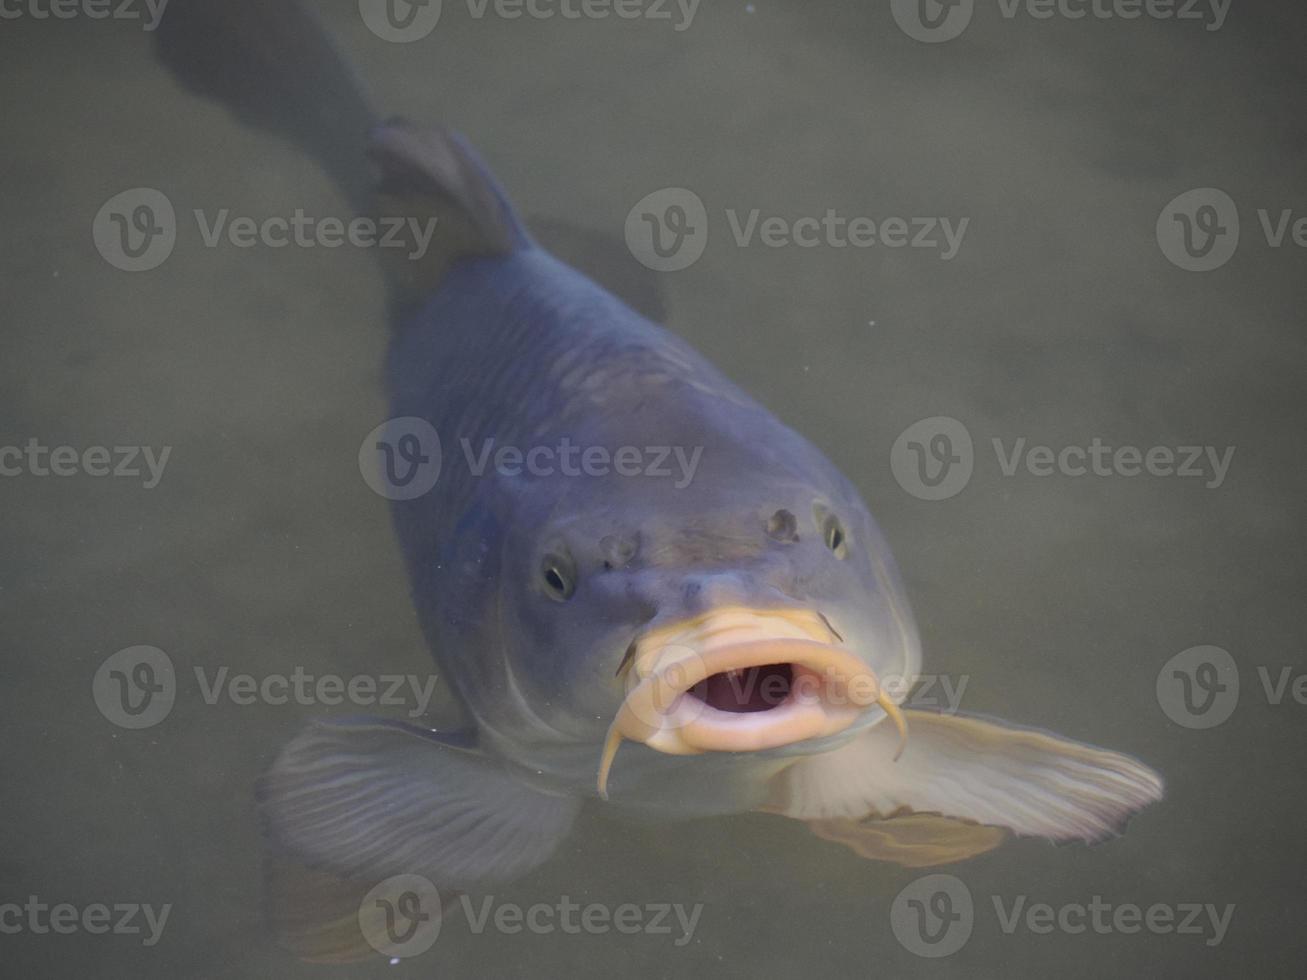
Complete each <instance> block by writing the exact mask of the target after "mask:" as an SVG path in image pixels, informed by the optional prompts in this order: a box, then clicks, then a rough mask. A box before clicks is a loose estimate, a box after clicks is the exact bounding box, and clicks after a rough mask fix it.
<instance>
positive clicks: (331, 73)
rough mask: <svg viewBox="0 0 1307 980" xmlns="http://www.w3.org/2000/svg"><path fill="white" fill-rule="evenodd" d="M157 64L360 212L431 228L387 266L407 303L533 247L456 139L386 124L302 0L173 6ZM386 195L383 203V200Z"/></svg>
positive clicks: (205, 0) (195, 1) (210, 0)
mask: <svg viewBox="0 0 1307 980" xmlns="http://www.w3.org/2000/svg"><path fill="white" fill-rule="evenodd" d="M155 36H156V44H157V49H156V50H157V54H158V58H159V60H160V62H161V63H162V64H163V65H164V66H165V67H166V68H167V69H168V70H169V71H170V72H171V73H172V74H173V75H174V76H175V77H176V78H177V79H179V80H180V81H181V83H182V84H183V85H185V86H186V87H187V88H189V89H191V90H192V91H194V92H196V93H198V94H200V95H202V96H204V97H206V98H209V99H212V100H213V101H216V102H218V103H220V104H222V105H224V106H226V107H227V108H228V109H230V110H231V111H232V112H233V113H234V114H235V115H236V117H237V118H238V119H240V120H241V121H242V122H244V123H246V124H247V125H250V126H254V127H257V128H260V129H264V130H268V131H271V132H273V133H276V134H278V135H279V136H282V137H284V138H286V139H289V140H291V141H292V142H293V143H295V144H296V145H298V146H299V147H301V148H302V149H303V150H304V151H305V152H307V153H308V154H309V155H310V156H311V157H313V158H314V159H315V160H317V161H318V163H319V164H320V165H321V166H322V167H323V168H324V169H325V170H326V171H327V173H328V174H330V175H331V177H332V178H333V179H334V180H335V181H336V182H337V184H338V185H339V186H340V187H341V189H342V191H343V192H344V194H345V196H346V197H347V198H348V200H349V202H350V204H351V206H352V207H353V208H354V210H355V212H356V213H358V214H361V215H367V216H380V214H381V212H380V210H379V209H381V208H384V209H385V216H386V217H388V218H404V219H406V220H407V221H409V222H412V223H414V224H415V225H420V226H421V227H426V226H427V222H429V221H432V220H434V222H435V225H434V227H435V229H436V231H435V235H434V238H433V240H432V242H431V247H430V248H428V249H423V254H422V255H421V257H420V258H417V259H411V260H409V261H400V262H394V263H390V264H389V267H388V268H387V272H388V273H389V274H390V278H391V285H392V287H393V288H395V290H396V291H397V292H398V293H400V294H401V295H400V299H401V302H403V301H405V300H411V299H416V298H420V297H422V296H425V295H426V294H428V293H430V292H431V291H432V290H433V289H434V288H435V286H436V285H438V284H439V282H440V280H441V279H442V278H443V276H444V273H445V270H446V268H447V266H448V264H449V263H450V262H451V261H452V260H453V259H455V258H460V257H464V256H473V255H502V254H507V253H509V252H512V251H514V250H516V249H518V248H522V247H526V246H527V245H528V244H529V242H530V240H529V238H528V237H527V235H526V232H525V230H524V229H523V227H522V225H521V224H520V222H519V221H518V220H517V218H516V217H515V216H514V214H513V212H512V209H511V208H510V207H509V205H508V203H507V201H506V199H505V198H504V195H503V192H502V191H501V190H500V189H499V187H498V185H497V184H496V182H495V180H494V178H493V177H491V176H490V173H489V171H488V170H487V169H486V168H485V166H484V165H483V164H482V163H481V161H480V160H479V159H477V157H476V154H474V153H473V152H472V151H471V149H470V148H469V147H468V146H467V145H466V144H465V143H464V142H463V141H462V140H461V139H460V138H459V137H458V136H457V135H455V134H453V133H451V132H449V131H447V130H443V129H438V130H434V131H429V132H428V131H422V130H419V129H416V128H414V127H412V126H409V125H408V124H406V123H403V122H401V121H397V120H395V121H389V122H385V123H382V122H381V120H380V118H379V117H378V115H377V114H376V113H375V112H374V111H373V109H372V107H371V104H370V102H369V100H368V97H367V95H366V93H365V92H364V89H363V86H362V85H361V83H360V82H359V81H358V79H357V78H356V77H355V74H354V71H353V69H351V68H350V66H349V64H348V63H347V62H346V61H345V59H344V58H343V57H342V55H341V54H340V52H339V51H338V50H337V48H336V46H335V44H334V43H333V42H332V40H331V39H330V37H329V36H328V35H327V33H326V32H325V31H324V30H323V28H322V26H321V25H320V24H319V22H318V19H317V17H316V16H314V15H313V14H312V13H310V12H309V10H307V9H306V7H305V5H304V4H302V3H300V2H299V0H171V2H170V3H169V5H168V10H167V14H166V16H165V17H164V18H163V19H162V21H161V22H160V25H159V29H158V31H157V32H156V35H155ZM378 192H380V200H378Z"/></svg>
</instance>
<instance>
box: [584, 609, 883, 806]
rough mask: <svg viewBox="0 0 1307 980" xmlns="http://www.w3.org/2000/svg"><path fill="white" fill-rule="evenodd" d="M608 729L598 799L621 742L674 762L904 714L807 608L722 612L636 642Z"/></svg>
mask: <svg viewBox="0 0 1307 980" xmlns="http://www.w3.org/2000/svg"><path fill="white" fill-rule="evenodd" d="M623 673H624V675H625V678H626V685H627V694H626V698H625V700H624V701H623V702H622V706H621V707H620V708H619V709H618V712H617V715H616V717H615V718H614V719H613V723H612V725H611V726H610V728H609V730H608V737H607V739H606V740H605V745H604V751H603V755H602V758H601V761H600V771H599V792H600V795H601V796H604V797H605V798H606V797H607V780H608V773H609V771H610V769H611V766H612V762H613V758H614V757H615V755H616V753H617V749H618V746H620V744H621V742H622V740H623V739H627V738H629V739H632V740H634V741H638V742H643V743H644V744H645V745H648V746H649V747H650V748H652V749H655V750H657V751H659V752H665V753H668V754H670V755H692V754H697V753H702V752H713V751H716V752H753V751H759V750H763V749H771V748H778V747H780V746H784V745H790V744H792V743H795V742H800V741H805V740H807V739H812V738H821V737H824V736H828V735H834V734H837V733H838V732H841V731H843V730H844V729H846V728H848V727H849V726H850V725H852V724H853V723H854V721H855V720H856V719H857V718H858V716H859V715H860V714H861V713H862V712H863V711H864V710H865V709H866V708H868V707H870V706H872V705H880V706H881V707H882V708H884V710H885V711H886V713H887V714H889V715H890V716H891V717H892V718H894V720H895V723H896V724H897V725H898V726H899V729H900V733H901V734H905V730H904V727H903V723H902V715H901V714H900V713H899V711H898V707H897V705H896V704H895V703H894V702H893V700H892V699H891V698H890V697H889V695H888V694H887V693H886V692H885V690H884V688H883V687H882V685H881V683H880V680H879V678H877V677H876V674H875V673H874V671H872V669H871V668H870V667H869V666H868V665H867V663H866V662H865V661H863V660H862V658H860V657H858V656H857V655H856V654H854V653H853V652H852V651H851V650H849V649H847V648H846V647H844V646H843V645H842V643H841V642H840V641H839V638H838V636H837V635H836V634H835V633H834V631H833V630H832V629H831V628H830V625H829V623H828V622H827V621H826V619H825V617H823V616H821V615H820V614H819V613H814V612H812V611H811V610H807V609H775V610H758V609H751V608H747V607H741V606H734V607H725V608H722V607H718V608H715V609H713V610H712V611H711V612H709V613H707V614H705V615H702V616H699V617H695V618H692V619H690V620H686V621H682V622H680V623H677V624H674V625H672V626H667V627H662V628H659V629H655V630H652V631H650V632H649V633H647V634H645V635H644V636H642V637H641V638H640V639H638V640H637V641H636V642H635V643H634V644H633V645H632V648H631V651H630V652H629V658H628V660H627V661H626V662H625V664H624V667H623Z"/></svg>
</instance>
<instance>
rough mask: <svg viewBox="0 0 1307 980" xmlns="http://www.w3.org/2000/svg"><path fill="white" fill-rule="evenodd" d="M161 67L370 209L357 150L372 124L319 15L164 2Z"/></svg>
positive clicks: (225, 0)
mask: <svg viewBox="0 0 1307 980" xmlns="http://www.w3.org/2000/svg"><path fill="white" fill-rule="evenodd" d="M155 43H156V45H157V48H156V52H157V55H158V58H159V60H160V62H161V63H162V64H163V65H164V66H165V67H166V68H167V69H168V70H169V71H170V72H172V74H173V75H174V76H175V77H176V78H177V79H178V80H179V81H180V82H181V83H182V84H183V85H185V86H186V87H187V88H189V89H191V90H192V91H194V92H196V93H197V94H199V95H202V96H204V97H206V98H208V99H212V100H213V101H215V102H219V103H221V104H222V105H225V106H226V107H227V108H228V109H230V110H231V111H232V112H233V113H235V115H236V116H237V117H238V118H239V119H240V120H241V121H242V122H244V123H246V124H247V125H250V126H255V127H258V128H260V129H266V130H269V131H272V132H274V133H277V134H278V135H280V136H283V137H285V138H287V139H290V140H291V141H292V142H294V143H295V144H297V145H298V146H300V147H301V148H302V149H303V150H304V151H305V152H306V153H308V154H309V155H310V156H312V157H313V158H314V159H315V160H317V161H318V162H319V163H320V165H321V166H322V167H323V168H324V169H325V170H326V171H327V172H328V173H329V174H330V175H331V176H332V177H333V178H334V179H335V180H336V182H337V183H338V184H339V185H340V187H341V188H342V190H343V191H344V192H345V194H346V196H347V197H348V198H349V201H350V203H351V204H352V205H353V206H354V207H355V208H356V209H357V210H358V211H359V212H360V213H364V214H366V213H368V211H369V210H370V208H371V202H372V194H371V186H372V180H371V178H370V175H369V172H368V165H367V160H366V158H365V156H364V153H363V147H364V142H365V140H366V138H367V135H368V133H370V132H371V131H372V129H373V128H374V127H375V126H376V124H377V123H378V122H379V121H380V120H379V118H378V116H377V115H376V113H375V112H374V111H373V109H372V106H371V105H370V103H369V100H368V96H367V94H366V92H365V91H364V88H363V85H362V84H361V83H360V82H359V80H358V79H357V78H356V77H355V75H354V72H353V70H352V69H351V68H350V66H349V64H348V62H346V60H345V59H344V58H343V57H342V56H341V54H340V52H339V51H338V50H337V49H336V46H335V44H334V43H333V42H332V40H331V39H330V37H328V35H327V33H326V31H325V30H324V29H323V28H322V25H321V24H320V23H319V22H318V18H317V17H316V16H315V15H313V14H312V13H311V12H310V11H309V10H307V9H306V8H305V6H304V5H303V4H301V3H299V2H297V0H171V2H170V3H169V5H168V10H167V12H166V14H165V16H164V17H163V18H162V20H161V21H160V23H159V29H158V30H157V31H156V32H155Z"/></svg>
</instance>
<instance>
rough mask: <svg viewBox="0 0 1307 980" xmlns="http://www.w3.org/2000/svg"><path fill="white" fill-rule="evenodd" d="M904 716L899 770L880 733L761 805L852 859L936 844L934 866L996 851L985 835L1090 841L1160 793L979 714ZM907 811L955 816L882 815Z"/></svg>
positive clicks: (920, 850) (1109, 755) (1089, 756)
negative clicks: (808, 827)
mask: <svg viewBox="0 0 1307 980" xmlns="http://www.w3.org/2000/svg"><path fill="white" fill-rule="evenodd" d="M905 714H906V716H907V720H908V730H909V732H910V737H909V739H908V742H907V747H906V749H905V750H904V751H903V754H902V756H901V757H900V758H899V760H898V761H897V762H895V761H894V754H895V751H896V749H897V747H898V733H897V732H895V731H894V730H893V729H891V728H889V727H888V726H887V725H883V724H882V725H877V726H876V727H874V728H871V729H869V730H868V731H866V732H864V733H862V734H861V735H859V736H858V737H857V738H856V739H854V740H853V741H852V742H850V743H849V744H847V745H845V746H842V747H841V748H838V749H835V750H834V751H832V752H828V753H824V754H822V755H816V756H810V757H808V758H806V759H803V760H801V761H800V762H798V763H796V764H795V765H793V766H791V767H789V768H788V769H786V770H785V771H784V772H782V773H781V774H780V775H778V776H777V777H776V779H775V781H774V783H773V785H772V795H771V800H770V803H769V805H768V806H767V809H768V810H770V811H772V812H776V813H783V814H785V815H786V816H790V817H795V818H796V819H800V820H807V821H813V822H816V826H814V830H816V832H817V833H818V834H820V835H821V836H823V837H826V838H828V839H836V840H840V841H841V842H842V843H846V844H848V845H849V846H850V847H852V848H853V849H854V850H856V851H859V853H865V854H866V855H867V856H873V857H878V858H884V859H888V860H895V861H898V862H899V863H908V864H912V863H914V862H916V861H917V859H920V858H924V857H927V856H929V853H930V847H932V846H933V847H936V848H938V854H939V855H940V856H941V858H942V860H941V861H940V862H926V863H942V862H943V861H949V860H958V859H959V857H967V856H970V853H980V851H983V850H988V849H989V848H990V847H993V846H995V845H996V844H997V843H998V838H996V837H995V836H994V835H993V834H990V833H986V832H985V831H987V830H989V829H991V828H1000V829H1003V830H1008V831H1011V832H1013V833H1015V834H1019V835H1023V836H1032V837H1045V838H1048V839H1050V840H1055V841H1067V840H1083V841H1087V842H1093V841H1098V840H1101V839H1103V838H1106V837H1110V836H1112V835H1114V834H1116V833H1118V832H1119V831H1120V829H1121V827H1122V826H1123V825H1124V823H1125V821H1126V819H1127V818H1128V817H1129V816H1130V815H1131V814H1133V813H1134V812H1135V811H1137V810H1139V809H1141V808H1142V807H1144V806H1146V805H1147V804H1149V803H1154V802H1156V801H1157V800H1160V799H1161V797H1162V781H1161V778H1160V777H1159V776H1158V775H1157V773H1155V772H1154V771H1153V770H1151V769H1149V768H1148V767H1147V766H1145V765H1143V764H1142V763H1140V762H1138V761H1136V760H1135V759H1132V758H1130V757H1129V756H1126V755H1122V754H1120V753H1117V752H1109V751H1106V750H1104V749H1098V748H1094V747H1093V746H1089V745H1084V744H1082V743H1080V742H1073V741H1071V740H1070V739H1064V738H1060V737H1058V736H1055V735H1048V734H1046V733H1044V732H1039V731H1035V730H1032V729H1024V728H1017V727H1015V726H1011V725H1007V724H1004V723H999V722H993V721H984V720H981V719H978V718H968V717H962V716H957V715H942V714H934V713H931V712H926V711H907V712H905ZM909 813H911V814H933V815H937V816H938V817H941V818H951V819H947V820H941V821H931V822H918V823H914V824H911V825H906V824H900V825H899V826H898V827H896V826H895V822H896V821H895V820H893V819H890V818H893V817H898V818H900V819H901V818H902V815H904V814H909ZM968 825H981V826H979V827H971V828H970V829H968ZM982 845H985V846H982ZM968 852H969V853H968ZM951 855H956V856H951ZM904 857H908V858H909V859H910V860H908V861H904V860H903V858H904Z"/></svg>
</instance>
